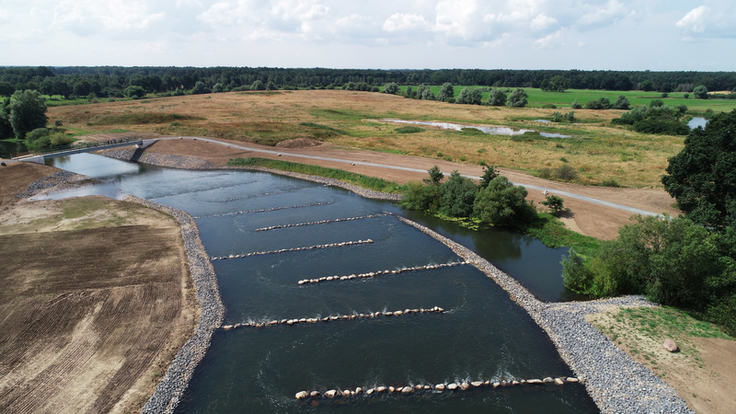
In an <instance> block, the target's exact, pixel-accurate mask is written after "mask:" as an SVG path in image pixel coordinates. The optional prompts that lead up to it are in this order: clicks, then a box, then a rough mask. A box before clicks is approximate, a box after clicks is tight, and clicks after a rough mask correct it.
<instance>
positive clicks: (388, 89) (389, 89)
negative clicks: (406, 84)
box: [383, 82, 399, 95]
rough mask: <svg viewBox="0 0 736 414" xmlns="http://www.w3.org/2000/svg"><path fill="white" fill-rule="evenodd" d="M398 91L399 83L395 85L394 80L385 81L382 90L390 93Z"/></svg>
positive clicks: (394, 93)
mask: <svg viewBox="0 0 736 414" xmlns="http://www.w3.org/2000/svg"><path fill="white" fill-rule="evenodd" d="M398 91H399V85H397V84H396V82H390V83H387V84H386V86H384V87H383V92H384V93H388V94H391V95H396V93H397V92H398Z"/></svg>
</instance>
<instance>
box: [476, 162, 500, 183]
mask: <svg viewBox="0 0 736 414" xmlns="http://www.w3.org/2000/svg"><path fill="white" fill-rule="evenodd" d="M498 176H499V175H498V170H497V169H496V166H495V165H484V166H483V176H482V177H480V183H478V186H479V187H480V188H486V187H488V185H489V184H490V183H491V181H493V180H495V179H496V177H498Z"/></svg>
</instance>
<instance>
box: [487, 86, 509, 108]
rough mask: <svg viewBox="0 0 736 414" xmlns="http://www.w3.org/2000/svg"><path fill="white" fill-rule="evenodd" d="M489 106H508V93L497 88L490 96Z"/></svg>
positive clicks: (492, 90)
mask: <svg viewBox="0 0 736 414" xmlns="http://www.w3.org/2000/svg"><path fill="white" fill-rule="evenodd" d="M488 105H491V106H504V105H506V93H505V92H504V91H502V90H500V89H497V88H493V89H491V94H490V95H488Z"/></svg>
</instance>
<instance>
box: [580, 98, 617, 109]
mask: <svg viewBox="0 0 736 414" xmlns="http://www.w3.org/2000/svg"><path fill="white" fill-rule="evenodd" d="M585 109H611V101H610V100H609V99H608V98H598V99H596V100H592V101H588V102H586V103H585Z"/></svg>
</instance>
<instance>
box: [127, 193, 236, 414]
mask: <svg viewBox="0 0 736 414" xmlns="http://www.w3.org/2000/svg"><path fill="white" fill-rule="evenodd" d="M124 200H125V201H130V202H135V203H139V204H143V205H144V206H146V207H149V208H152V209H154V210H158V211H161V212H164V213H166V214H168V215H170V216H172V217H174V218H175V219H176V220H177V221H178V222H179V224H180V226H181V234H182V238H183V239H184V248H185V250H186V253H187V258H188V261H189V272H190V274H191V277H192V281H193V283H194V288H195V291H196V295H195V296H196V298H197V303H198V305H199V310H200V315H199V321H197V326H196V327H195V328H194V332H193V334H192V336H191V338H189V340H188V341H187V342H186V343H185V344H184V346H183V347H182V348H181V349H180V350H179V352H178V353H177V354H176V357H174V360H173V361H172V362H171V364H170V365H169V368H168V369H167V371H166V375H164V377H163V378H162V379H161V381H159V383H158V385H157V386H156V390H155V391H154V393H153V395H151V398H150V399H149V400H148V402H147V403H146V404H145V405H144V406H143V409H142V410H141V413H146V414H147V413H151V414H154V413H167V414H170V413H173V412H174V410H175V409H176V406H177V405H178V404H179V401H180V400H181V397H182V395H184V391H185V390H186V389H187V386H188V385H189V381H190V380H191V378H192V374H194V370H195V368H196V367H197V365H198V364H199V362H200V361H201V360H202V358H204V355H205V354H206V353H207V349H208V348H209V346H210V341H211V339H212V334H213V333H214V331H215V330H216V329H217V328H219V327H220V325H221V324H222V320H223V318H224V316H225V307H224V306H223V304H222V301H221V299H220V291H219V289H218V285H217V276H216V275H215V270H214V268H213V267H212V263H210V260H209V255H207V252H206V251H205V249H204V246H203V245H202V241H201V240H200V238H199V229H198V228H197V223H196V222H195V221H194V219H193V218H192V217H191V216H190V215H189V214H187V213H185V212H183V211H181V210H178V209H175V208H173V207H169V206H166V205H163V204H159V203H156V202H153V201H149V200H145V199H142V198H140V197H136V196H133V195H128V196H126V197H125V199H124Z"/></svg>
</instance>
